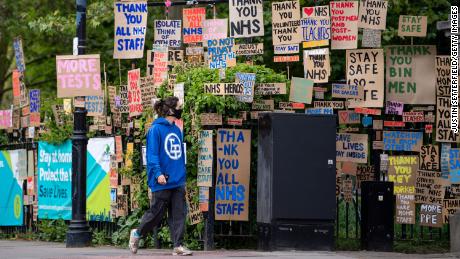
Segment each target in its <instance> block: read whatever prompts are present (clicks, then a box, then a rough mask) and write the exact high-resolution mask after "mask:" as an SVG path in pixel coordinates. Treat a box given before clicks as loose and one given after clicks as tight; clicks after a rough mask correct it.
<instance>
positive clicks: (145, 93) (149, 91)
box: [139, 76, 156, 109]
mask: <svg viewBox="0 0 460 259" xmlns="http://www.w3.org/2000/svg"><path fill="white" fill-rule="evenodd" d="M153 82H154V80H153V77H152V76H146V77H141V78H140V81H139V84H140V89H141V99H142V109H147V108H153V105H152V99H153V98H155V97H156V96H155V89H156V88H155V87H154V86H153Z"/></svg>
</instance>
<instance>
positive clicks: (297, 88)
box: [289, 77, 313, 104]
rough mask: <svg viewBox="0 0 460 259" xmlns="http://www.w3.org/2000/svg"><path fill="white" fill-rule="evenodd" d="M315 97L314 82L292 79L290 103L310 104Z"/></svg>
mask: <svg viewBox="0 0 460 259" xmlns="http://www.w3.org/2000/svg"><path fill="white" fill-rule="evenodd" d="M312 96H313V81H312V80H308V79H304V78H300V77H292V78H291V88H290V89H289V101H292V102H298V103H307V104H310V103H311V101H312Z"/></svg>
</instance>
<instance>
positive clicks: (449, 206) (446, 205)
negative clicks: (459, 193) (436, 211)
mask: <svg viewBox="0 0 460 259" xmlns="http://www.w3.org/2000/svg"><path fill="white" fill-rule="evenodd" d="M459 209H460V199H444V200H443V202H442V218H443V223H444V224H449V217H450V216H452V215H454V214H455V212H457V210H459Z"/></svg>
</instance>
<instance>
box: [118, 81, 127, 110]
mask: <svg viewBox="0 0 460 259" xmlns="http://www.w3.org/2000/svg"><path fill="white" fill-rule="evenodd" d="M118 110H119V112H120V113H129V102H128V86H127V85H120V106H119V107H118Z"/></svg>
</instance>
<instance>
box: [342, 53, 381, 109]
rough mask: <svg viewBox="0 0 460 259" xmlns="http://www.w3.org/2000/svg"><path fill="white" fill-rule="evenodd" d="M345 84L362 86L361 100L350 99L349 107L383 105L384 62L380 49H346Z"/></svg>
mask: <svg viewBox="0 0 460 259" xmlns="http://www.w3.org/2000/svg"><path fill="white" fill-rule="evenodd" d="M346 55H347V84H349V85H357V86H361V87H363V88H364V99H363V100H350V105H349V106H348V107H350V108H356V107H383V99H384V81H383V80H384V64H385V63H384V62H383V50H382V49H358V50H347V52H346Z"/></svg>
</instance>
